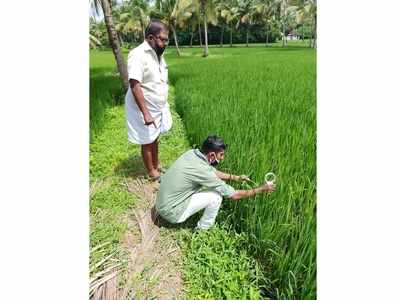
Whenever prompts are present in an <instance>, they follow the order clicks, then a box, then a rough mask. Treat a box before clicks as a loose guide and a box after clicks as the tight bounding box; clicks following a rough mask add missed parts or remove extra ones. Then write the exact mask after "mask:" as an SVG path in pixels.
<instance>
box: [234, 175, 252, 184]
mask: <svg viewBox="0 0 400 300" xmlns="http://www.w3.org/2000/svg"><path fill="white" fill-rule="evenodd" d="M237 181H239V182H251V179H250V177H249V176H247V175H240V176H238V180H237Z"/></svg>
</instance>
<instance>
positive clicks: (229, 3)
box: [218, 0, 239, 47]
mask: <svg viewBox="0 0 400 300" xmlns="http://www.w3.org/2000/svg"><path fill="white" fill-rule="evenodd" d="M218 11H219V15H220V16H221V18H222V19H223V20H224V22H225V23H226V24H227V25H228V27H229V28H230V46H231V47H232V46H233V45H232V34H233V28H234V23H236V22H237V21H238V17H239V8H238V2H237V0H225V1H221V2H220V3H219V5H218Z"/></svg>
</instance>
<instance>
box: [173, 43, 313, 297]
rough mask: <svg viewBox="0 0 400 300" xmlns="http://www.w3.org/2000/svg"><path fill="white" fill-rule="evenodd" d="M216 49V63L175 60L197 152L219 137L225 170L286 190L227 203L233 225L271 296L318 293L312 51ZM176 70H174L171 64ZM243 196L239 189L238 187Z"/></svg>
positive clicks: (181, 107) (180, 101) (180, 99)
mask: <svg viewBox="0 0 400 300" xmlns="http://www.w3.org/2000/svg"><path fill="white" fill-rule="evenodd" d="M228 51H229V50H227V49H214V50H213V54H214V58H213V57H212V56H211V57H210V58H209V59H201V58H197V57H193V56H192V57H187V58H186V59H181V60H180V61H179V63H178V61H175V60H173V59H171V60H170V61H171V64H172V65H174V64H175V66H174V67H170V77H171V78H170V79H171V80H172V82H173V83H174V84H175V87H176V105H177V109H178V112H179V113H180V114H181V115H182V116H183V119H184V122H185V126H186V130H187V134H188V136H189V138H190V140H191V142H192V144H196V145H200V144H201V142H202V141H203V140H204V138H205V137H206V136H207V135H208V134H210V133H216V134H218V135H220V136H222V137H223V138H224V139H225V141H226V142H227V143H228V144H229V149H228V152H227V155H226V159H225V161H224V163H223V164H222V166H221V167H222V169H225V170H228V171H230V172H233V173H239V174H242V173H247V174H249V175H251V177H252V179H253V180H255V181H256V182H260V183H261V182H263V178H264V174H265V173H266V172H268V171H273V172H274V173H275V174H276V175H277V180H278V182H277V184H278V185H277V191H276V192H275V193H274V194H273V195H270V196H265V195H262V196H257V197H256V198H255V199H252V200H242V201H238V202H233V201H225V207H226V209H225V211H226V212H228V216H227V219H228V220H229V222H230V223H231V224H232V226H233V227H234V228H235V229H236V230H237V231H239V232H243V233H246V234H248V236H249V238H250V243H249V245H248V247H249V249H251V250H252V252H253V253H254V256H255V257H256V258H257V259H258V260H259V261H260V262H262V265H263V266H264V275H265V285H266V291H265V292H266V294H267V295H268V296H270V297H272V298H275V299H293V298H295V299H313V298H315V297H316V296H315V294H316V278H315V276H316V261H315V259H316V216H315V210H316V197H315V193H316V99H315V94H316V69H315V51H314V50H312V49H302V48H287V49H279V48H272V49H262V48H254V49H234V50H233V51H232V55H226V53H227V52H228ZM171 64H170V65H171ZM237 188H240V187H239V186H238V187H237Z"/></svg>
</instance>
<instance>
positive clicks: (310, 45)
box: [309, 18, 314, 48]
mask: <svg viewBox="0 0 400 300" xmlns="http://www.w3.org/2000/svg"><path fill="white" fill-rule="evenodd" d="M313 23H314V18H313V20H312V21H311V28H310V40H309V47H310V48H311V47H312V34H313Z"/></svg>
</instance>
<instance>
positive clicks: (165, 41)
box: [156, 36, 169, 44]
mask: <svg viewBox="0 0 400 300" xmlns="http://www.w3.org/2000/svg"><path fill="white" fill-rule="evenodd" d="M156 39H159V40H160V41H162V42H163V43H164V44H168V43H169V39H163V38H160V36H156Z"/></svg>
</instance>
